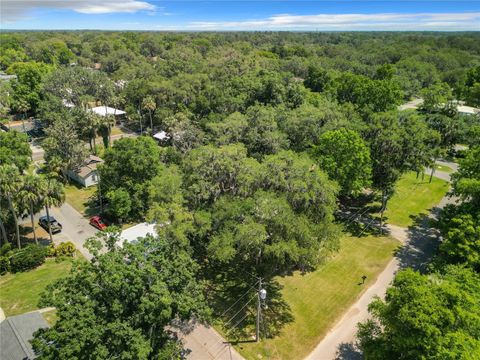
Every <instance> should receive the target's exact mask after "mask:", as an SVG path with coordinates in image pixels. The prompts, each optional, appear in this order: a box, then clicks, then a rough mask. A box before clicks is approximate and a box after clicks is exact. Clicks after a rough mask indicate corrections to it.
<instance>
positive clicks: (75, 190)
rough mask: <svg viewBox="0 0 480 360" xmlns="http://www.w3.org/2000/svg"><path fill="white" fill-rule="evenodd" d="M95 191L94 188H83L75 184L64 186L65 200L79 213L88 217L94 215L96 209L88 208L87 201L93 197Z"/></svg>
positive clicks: (95, 188)
mask: <svg viewBox="0 0 480 360" xmlns="http://www.w3.org/2000/svg"><path fill="white" fill-rule="evenodd" d="M96 190H97V187H96V186H90V187H88V188H85V187H82V186H79V185H76V184H68V185H67V186H65V200H66V201H67V202H68V203H69V204H70V205H72V206H73V207H74V208H75V210H77V211H78V212H79V213H81V214H83V215H85V216H90V215H92V214H93V213H95V210H96V209H92V208H90V207H89V206H88V205H89V200H90V198H92V197H93V195H94V194H95V191H96Z"/></svg>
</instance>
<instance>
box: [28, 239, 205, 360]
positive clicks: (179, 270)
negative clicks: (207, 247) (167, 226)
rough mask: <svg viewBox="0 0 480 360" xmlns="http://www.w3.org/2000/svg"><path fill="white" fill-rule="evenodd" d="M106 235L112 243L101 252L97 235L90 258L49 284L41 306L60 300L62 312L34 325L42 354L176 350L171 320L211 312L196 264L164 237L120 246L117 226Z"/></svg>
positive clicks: (129, 354)
mask: <svg viewBox="0 0 480 360" xmlns="http://www.w3.org/2000/svg"><path fill="white" fill-rule="evenodd" d="M104 237H106V238H104V239H103V240H104V241H106V243H107V246H108V248H109V251H107V252H105V253H102V254H99V253H98V252H97V251H95V250H94V248H97V249H98V247H101V245H100V243H99V242H98V241H99V240H92V241H91V243H90V249H91V250H92V251H93V253H94V254H95V256H94V258H93V259H92V261H91V262H89V263H85V262H82V263H79V264H78V265H77V266H76V267H74V268H73V270H72V272H71V273H70V274H69V275H68V276H67V277H66V278H63V279H61V280H58V281H57V282H56V283H54V284H52V285H51V286H49V287H48V289H47V292H46V293H45V294H44V296H43V297H42V299H41V306H55V307H56V309H57V316H58V320H57V321H56V323H55V325H53V326H52V327H51V328H49V329H42V330H39V331H37V332H36V333H35V339H34V340H33V347H34V349H35V351H36V352H37V353H39V354H41V355H40V359H65V360H66V359H92V358H98V359H104V358H108V357H110V356H114V357H118V358H122V359H145V360H146V359H172V358H179V354H180V350H181V344H180V343H179V342H178V341H177V340H175V338H174V337H173V336H171V334H170V331H169V330H167V329H166V326H168V325H171V322H172V321H173V320H174V319H176V318H177V317H178V319H180V320H190V319H192V318H197V319H205V318H208V316H209V310H208V308H207V306H206V305H205V301H204V298H203V295H202V290H203V288H202V286H201V285H200V283H199V282H198V280H197V279H196V271H197V269H198V265H196V263H195V262H193V261H192V259H191V258H190V256H189V255H188V253H187V251H185V250H184V249H182V248H178V247H176V246H175V245H172V244H171V243H169V242H168V241H167V240H165V239H162V238H160V237H157V238H154V237H148V238H145V239H139V241H138V242H137V243H135V244H133V243H126V244H124V245H123V247H118V245H115V243H116V242H117V241H118V234H117V235H114V234H113V233H110V234H104ZM107 238H108V239H107Z"/></svg>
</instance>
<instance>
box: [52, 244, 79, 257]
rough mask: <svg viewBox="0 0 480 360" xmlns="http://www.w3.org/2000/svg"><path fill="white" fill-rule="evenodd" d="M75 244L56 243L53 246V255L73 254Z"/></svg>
mask: <svg viewBox="0 0 480 360" xmlns="http://www.w3.org/2000/svg"><path fill="white" fill-rule="evenodd" d="M75 251H76V248H75V245H74V244H73V243H72V242H70V241H67V242H62V243H60V244H58V246H57V247H56V248H55V256H57V257H60V256H74V255H75Z"/></svg>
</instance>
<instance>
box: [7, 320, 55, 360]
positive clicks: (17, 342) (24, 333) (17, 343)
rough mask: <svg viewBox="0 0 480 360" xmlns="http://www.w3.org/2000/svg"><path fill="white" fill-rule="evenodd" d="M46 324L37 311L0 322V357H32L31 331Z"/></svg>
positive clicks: (12, 359) (13, 359) (19, 359)
mask: <svg viewBox="0 0 480 360" xmlns="http://www.w3.org/2000/svg"><path fill="white" fill-rule="evenodd" d="M41 328H48V324H47V322H46V321H45V319H44V318H43V317H42V315H41V314H40V313H39V312H31V313H26V314H22V315H17V316H11V317H8V318H6V319H5V320H3V321H2V322H1V323H0V332H1V336H0V359H2V360H28V359H34V358H35V357H36V356H35V353H34V352H33V349H32V345H31V344H30V340H31V339H33V333H34V332H35V331H37V330H38V329H41Z"/></svg>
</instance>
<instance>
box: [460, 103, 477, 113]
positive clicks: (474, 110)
mask: <svg viewBox="0 0 480 360" xmlns="http://www.w3.org/2000/svg"><path fill="white" fill-rule="evenodd" d="M457 111H458V112H459V113H461V114H471V115H473V114H479V113H480V109H477V108H474V107H472V106H467V105H458V106H457Z"/></svg>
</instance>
